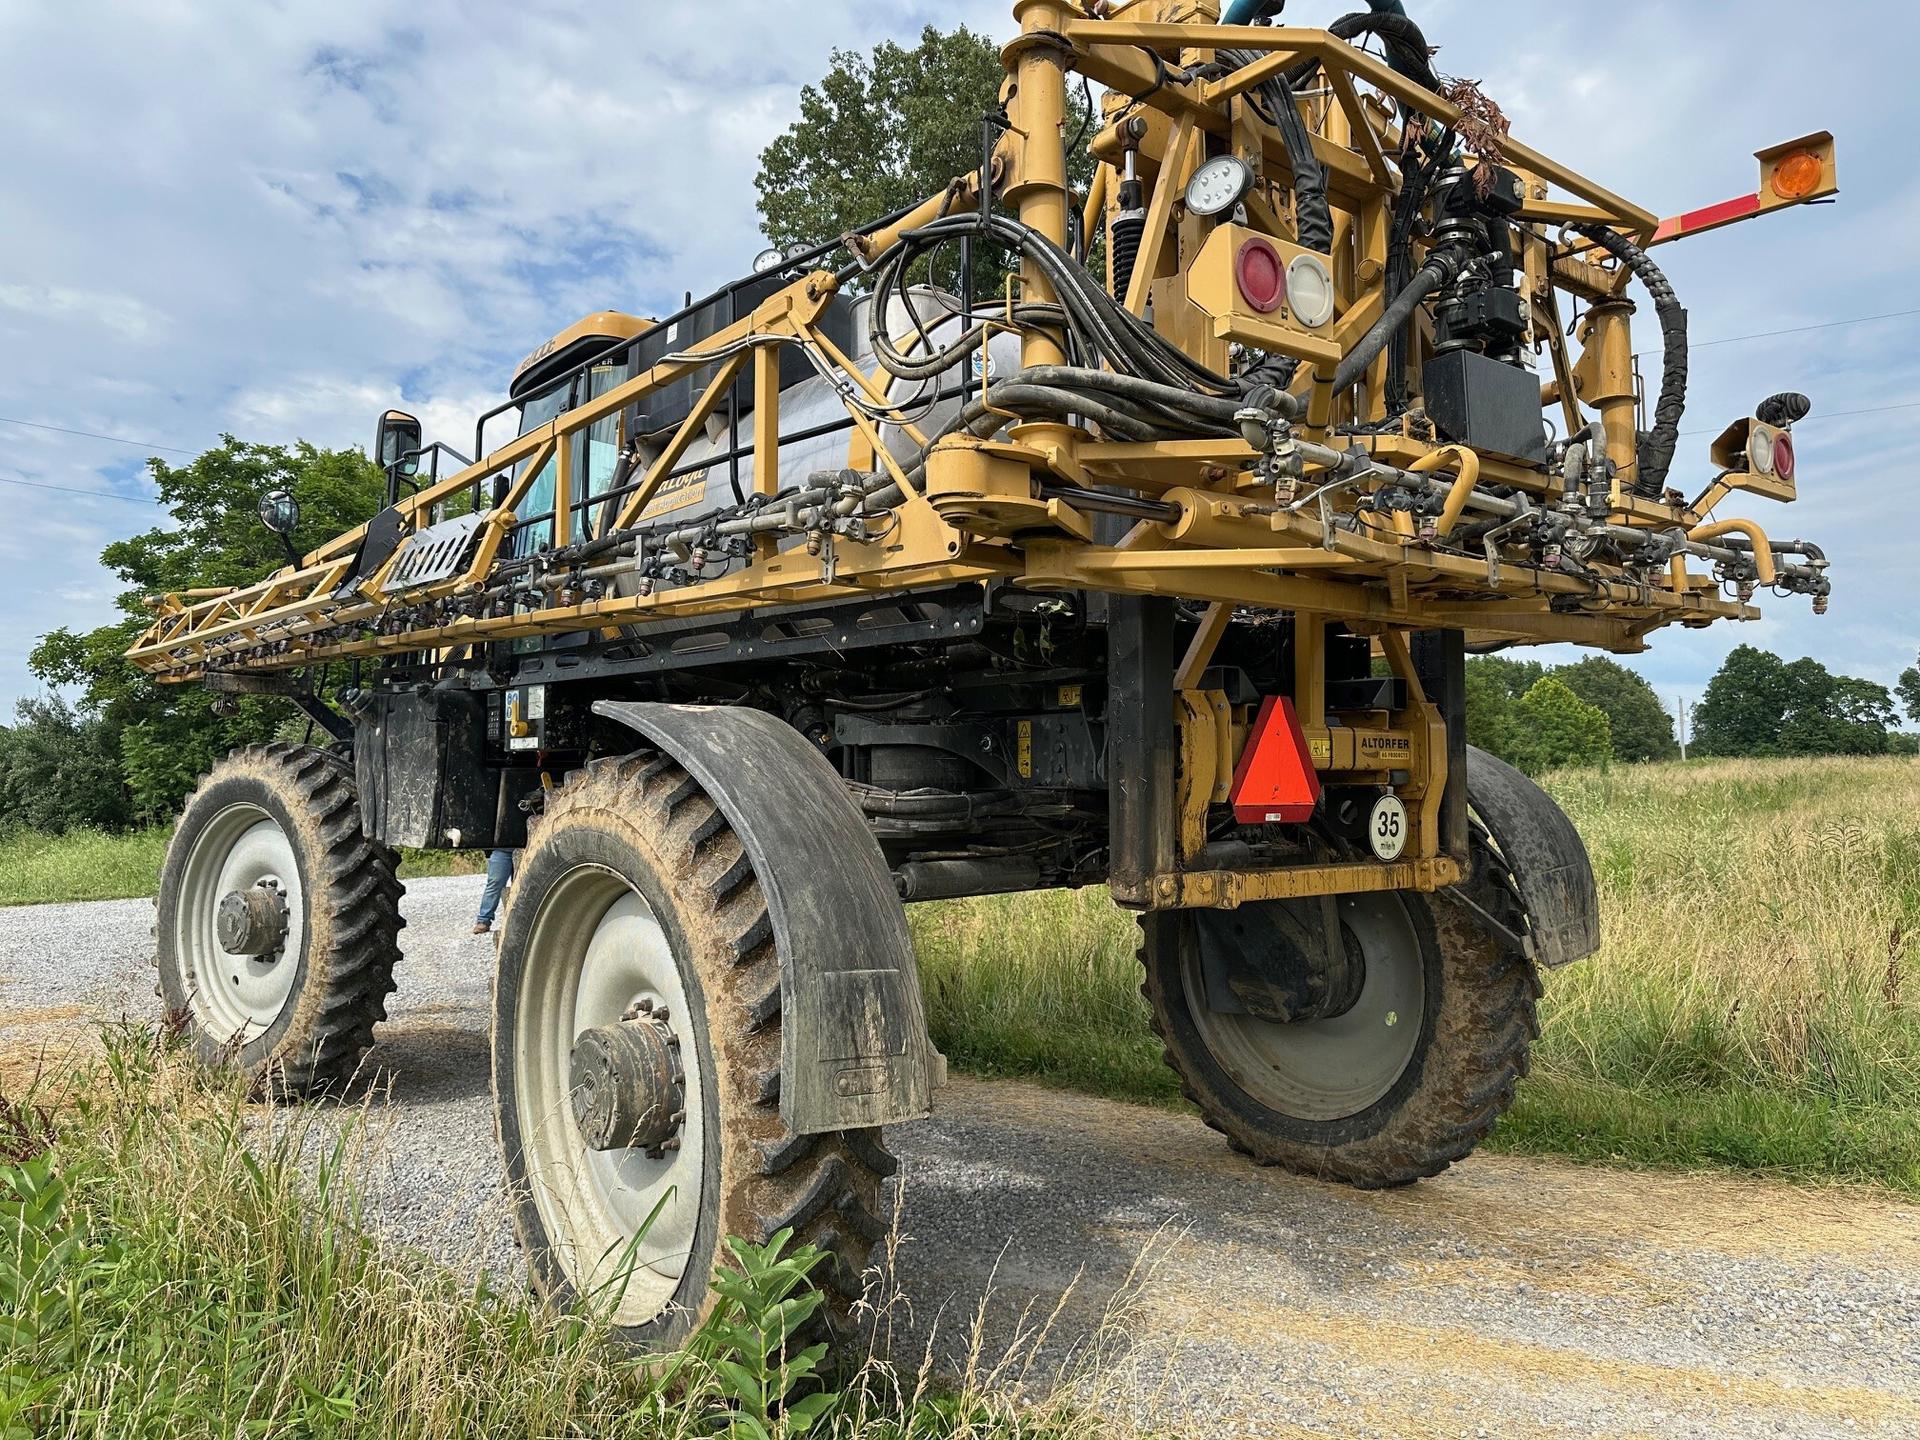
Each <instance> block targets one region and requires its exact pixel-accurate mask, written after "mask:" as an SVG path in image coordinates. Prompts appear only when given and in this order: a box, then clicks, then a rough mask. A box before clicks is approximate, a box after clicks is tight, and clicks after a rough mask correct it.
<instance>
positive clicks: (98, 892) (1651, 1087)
mask: <svg viewBox="0 0 1920 1440" xmlns="http://www.w3.org/2000/svg"><path fill="white" fill-rule="evenodd" d="M1549 784H1550V788H1551V789H1552V790H1553V792H1554V794H1555V795H1556V797H1557V798H1558V799H1559V800H1560V802H1561V803H1562V804H1563V805H1564V806H1565V807H1566V808H1567V810H1568V813H1569V814H1571V815H1572V816H1573V818H1574V820H1575V822H1576V823H1577V824H1578V825H1579V827H1580V829H1581V832H1582V833H1583V834H1584V835H1585V836H1586V838H1587V842H1588V845H1589V847H1590V848H1591V850H1592V853H1593V859H1594V866H1595V870H1596V872H1597V874H1598V876H1599V881H1600V891H1601V903H1602V908H1603V912H1604V915H1605V923H1606V945H1605V948H1604V950H1603V951H1602V952H1601V954H1599V955H1598V956H1596V957H1594V958H1593V959H1591V960H1587V961H1583V962H1582V963H1580V964H1579V965H1576V966H1574V967H1572V968H1571V969H1569V970H1566V971H1563V972H1560V973H1558V974H1555V975H1552V976H1549V977H1548V981H1547V998H1546V1001H1545V1003H1544V1005H1543V1008H1542V1012H1541V1013H1542V1021H1543V1034H1542V1036H1541V1041H1540V1044H1539V1046H1538V1047H1537V1049H1536V1051H1535V1070H1534V1074H1533V1077H1532V1078H1531V1079H1530V1080H1529V1081H1528V1082H1527V1084H1526V1085H1524V1086H1523V1087H1522V1090H1521V1095H1520V1101H1519V1104H1518V1105H1517V1106H1516V1108H1515V1110H1514V1112H1513V1114H1512V1115H1511V1116H1510V1117H1509V1118H1508V1119H1507V1121H1506V1122H1505V1123H1504V1124H1503V1125H1502V1127H1501V1129H1500V1130H1499V1132H1498V1133H1497V1135H1496V1137H1495V1143H1496V1144H1497V1145H1500V1146H1503V1147H1505V1148H1508V1149H1513V1150H1530V1151H1539V1152H1552V1153H1559V1154H1566V1155H1573V1156H1577V1157H1581V1158H1586V1159H1603V1160H1617V1161H1624V1162H1628V1163H1641V1164H1674V1165H1698V1164H1708V1165H1723V1166H1727V1167H1730V1168H1736V1169H1743V1170H1751V1171H1757V1172H1763V1173H1772V1174H1777V1175H1780V1176H1782V1177H1785V1178H1790V1179H1795V1180H1825V1179H1855V1180H1875V1181H1880V1182H1883V1183H1885V1184H1888V1185H1892V1186H1895V1187H1898V1188H1901V1189H1905V1190H1909V1191H1916V1192H1920V970H1917V969H1916V960H1915V958H1914V955H1915V943H1916V942H1915V937H1916V936H1917V935H1920V764H1916V763H1915V762H1913V761H1909V760H1824V761H1821V760H1808V761H1765V762H1762V761H1740V762H1717V763H1705V764H1694V765H1688V766H1679V765H1669V766H1647V767H1630V768H1616V769H1614V770H1612V771H1610V772H1607V773H1591V772H1579V773H1568V774H1562V775H1558V776H1555V777H1553V778H1552V780H1551V781H1550V782H1549ZM164 842H165V836H164V833H163V832H159V831H151V832H142V833H139V834H134V835H128V836H118V837H107V836H98V835H75V836H68V837H65V838H63V839H60V840H57V841H50V840H47V839H45V838H43V837H34V836H16V837H14V838H13V839H11V840H8V841H5V842H3V843H0V903H6V904H31V903H35V902H39V901H50V900H89V899H107V898H114V897H120V896H133V895H145V894H149V893H151V890H152V885H153V876H154V874H155V872H156V871H157V869H158V866H159V862H160V856H161V853H162V850H163V848H164ZM471 864H472V861H471V860H470V859H469V858H468V857H445V856H410V857H408V864H407V867H406V871H405V873H407V874H410V875H421V874H429V873H446V871H447V870H448V869H453V868H466V867H468V866H470V865H471ZM911 918H912V925H913V932H914V936H915V939H916V942H917V944H918V946H919V950H920V955H921V962H922V968H923V977H924V979H925V982H926V986H927V992H928V1000H929V1009H930V1012H931V1016H932V1021H933V1026H934V1031H935V1039H936V1041H937V1042H938V1043H939V1045H940V1046H941V1048H942V1049H943V1050H945V1051H946V1052H947V1054H948V1056H949V1057H950V1058H951V1059H952V1060H953V1062H954V1063H955V1064H956V1065H958V1066H959V1067H961V1068H963V1069H966V1070H970V1071H973V1072H975V1073H978V1074H985V1075H1014V1076H1024V1077H1029V1078H1033V1079H1037V1080H1041V1081H1043V1082H1045V1083H1048V1084H1054V1085H1060V1086H1066V1087H1071V1088H1074V1089H1080V1090H1085V1091H1089V1092H1092V1093H1095V1094H1101V1095H1109V1096H1113V1097H1116V1098H1119V1099H1125V1100H1135V1101H1142V1102H1146V1103H1150V1104H1176V1103H1179V1102H1178V1092H1177V1087H1176V1086H1175V1083H1174V1079H1173V1076H1172V1074H1171V1073H1170V1072H1169V1071H1167V1070H1166V1068H1165V1067H1164V1066H1163V1065H1162V1063H1161V1060H1160V1051H1159V1046H1158V1045H1157V1043H1156V1042H1155V1041H1154V1040H1153V1038H1152V1036H1151V1035H1150V1033H1149V1031H1148V1028H1147V1023H1146V1015H1145V1010H1144V1006H1143V1004H1142V1002H1141V1000H1140V998H1139V994H1138V986H1139V976H1138V967H1137V963H1136V961H1135V959H1134V956H1133V922H1132V920H1131V918H1130V917H1128V916H1126V915H1124V914H1123V913H1121V912H1120V911H1118V910H1116V909H1115V908H1114V906H1113V905H1112V904H1111V903H1110V902H1109V901H1108V900H1107V899H1106V896H1105V894H1104V892H1101V891H1089V892H1085V893H1081V894H1047V895H1034V896H1022V897H1015V898H1009V899H998V900H977V901H962V902H955V903H951V904H946V905H933V906H923V907H919V908H917V909H916V910H915V911H914V912H913V914H912V917H911Z"/></svg>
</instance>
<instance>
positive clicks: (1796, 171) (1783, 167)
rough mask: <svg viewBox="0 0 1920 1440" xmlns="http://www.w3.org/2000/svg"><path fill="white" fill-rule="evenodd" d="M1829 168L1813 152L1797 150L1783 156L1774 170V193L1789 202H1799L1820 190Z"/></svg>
mask: <svg viewBox="0 0 1920 1440" xmlns="http://www.w3.org/2000/svg"><path fill="white" fill-rule="evenodd" d="M1826 173H1827V167H1826V166H1825V165H1823V164H1821V163H1820V157H1819V156H1818V155H1816V154H1814V153H1813V152H1812V151H1811V150H1796V151H1794V152H1793V153H1792V154H1791V155H1785V156H1782V157H1781V159H1780V163H1779V164H1778V165H1776V166H1775V167H1774V170H1773V193H1774V194H1776V195H1779V196H1781V197H1782V198H1784V199H1787V200H1798V199H1801V198H1802V197H1803V196H1807V195H1811V194H1813V192H1814V191H1816V190H1818V189H1819V188H1820V182H1821V181H1822V180H1823V179H1825V178H1826Z"/></svg>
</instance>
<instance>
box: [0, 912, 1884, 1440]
mask: <svg viewBox="0 0 1920 1440" xmlns="http://www.w3.org/2000/svg"><path fill="white" fill-rule="evenodd" d="M478 887H479V882H478V880H476V879H455V880H428V881H418V882H415V883H414V884H413V885H412V886H410V887H409V893H408V896H407V901H406V914H407V917H408V921H409V929H408V930H407V931H406V933H405V934H404V935H403V937H402V938H403V940H404V941H405V942H406V948H407V959H406V964H405V967H404V969H403V971H402V974H401V991H400V994H399V996H398V997H396V1000H395V1003H394V1005H393V1016H394V1019H393V1022H392V1023H391V1024H389V1025H388V1026H386V1027H384V1030H383V1034H382V1038H381V1041H380V1044H379V1046H378V1047H377V1049H376V1051H375V1053H374V1057H373V1058H374V1063H375V1064H377V1065H378V1067H379V1068H380V1072H381V1076H382V1082H383V1086H384V1091H383V1096H382V1097H376V1098H373V1099H370V1100H369V1101H368V1109H369V1112H370V1114H371V1117H372V1124H371V1127H370V1138H369V1144H368V1147H367V1151H366V1154H365V1157H364V1159H363V1162H362V1163H363V1167H364V1176H365V1181H366V1185H367V1188H368V1191H369V1194H370V1196H371V1198H372V1202H373V1205H372V1208H373V1210H374V1212H375V1213H376V1214H377V1215H378V1216H379V1218H380V1223H381V1224H382V1225H383V1226H384V1227H386V1228H388V1229H389V1230H390V1231H391V1233H392V1234H393V1235H395V1236H396V1237H398V1238H403V1239H405V1240H407V1241H408V1242H410V1243H416V1244H419V1245H421V1246H424V1247H425V1248H427V1249H428V1250H430V1251H432V1252H433V1253H435V1254H437V1255H439V1256H440V1257H442V1258H444V1259H445V1260H447V1261H448V1262H449V1263H451V1264H454V1265H458V1266H462V1267H475V1266H482V1265H485V1266H491V1267H496V1268H500V1269H508V1268H512V1267H515V1266H517V1264H518V1260H517V1255H516V1252H515V1249H514V1244H513V1240H512V1237H511V1234H510V1233H509V1231H508V1229H507V1227H506V1224H505V1222H504V1220H503V1219H502V1217H501V1214H500V1211H499V1209H498V1207H497V1203H496V1199H495V1197H496V1192H497V1186H498V1178H497V1172H496V1168H495V1161H494V1157H493V1153H492V1120H491V1114H490V1101H489V1099H488V1095H487V1067H486V1043H485V1034H486V1023H487V1016H486V1009H487V984H488V967H489V964H490V962H491V958H492V950H491V947H490V944H489V942H487V941H485V940H481V939H474V938H471V937H469V936H468V935H467V934H466V929H467V923H466V922H467V918H468V916H469V915H470V914H471V910H472V905H473V901H474V898H475V895H476V894H477V891H478ZM149 916H150V907H149V906H148V904H147V903H146V902H144V901H127V902H116V903H109V904H97V905H60V906H39V907H34V908H31V909H16V910H4V911H0V1067H4V1068H8V1069H17V1068H18V1067H20V1066H21V1065H23V1064H26V1063H30V1057H31V1055H32V1053H33V1052H34V1051H35V1050H37V1049H43V1048H47V1047H52V1048H54V1049H59V1048H63V1047H68V1046H76V1045H84V1044H85V1043H87V1040H86V1037H87V1035H88V1033H89V1030H90V1024H89V1022H90V1021H93V1020H95V1019H100V1018H108V1019H111V1018H114V1017H117V1016H119V1015H122V1014H126V1015H130V1016H134V1017H137V1018H147V1017H149V1016H150V1015H151V1014H152V1010H153V1006H154V1004H155V1002H154V1001H153V999H152V997H151V993H150V992H151V985H152V981H151V978H150V975H151V972H150V971H149V970H148V969H147V968H146V957H147V927H148V921H149ZM940 1109H941V1113H940V1114H939V1115H938V1117H937V1118H936V1119H934V1120H933V1121H931V1122H929V1123H927V1124H925V1125H921V1126H915V1127H908V1128H904V1129H901V1130H898V1131H894V1132H890V1133H889V1142H890V1143H891V1144H892V1145H893V1148H894V1149H895V1150H896V1151H897V1152H898V1153H899V1154H900V1156H901V1159H902V1162H903V1175H904V1180H905V1188H904V1199H903V1201H902V1207H903V1208H902V1213H901V1216H900V1223H899V1230H900V1232H901V1235H902V1237H903V1238H902V1240H901V1243H900V1244H899V1246H898V1249H897V1258H896V1264H895V1276H894V1283H895V1284H896V1285H897V1288H898V1291H899V1293H900V1295H901V1296H903V1297H904V1302H905V1303H904V1304H903V1305H902V1306H901V1307H900V1309H899V1311H898V1313H899V1314H900V1316H901V1317H902V1338H901V1339H900V1341H899V1351H900V1353H901V1354H902V1356H903V1359H906V1360H907V1361H909V1363H910V1362H911V1360H912V1359H913V1357H915V1356H917V1355H918V1353H919V1349H920V1347H921V1345H922V1342H923V1340H924V1338H925V1335H926V1333H927V1332H928V1331H929V1330H934V1331H936V1332H937V1335H938V1338H937V1340H936V1343H937V1344H938V1345H940V1346H941V1347H942V1348H943V1350H945V1351H947V1353H952V1348H953V1347H956V1346H964V1344H965V1341H966V1333H967V1330H968V1328H969V1326H970V1325H971V1323H972V1320H973V1317H974V1315H975V1314H976V1312H979V1311H981V1310H982V1308H983V1306H984V1313H985V1314H986V1315H987V1317H988V1318H987V1332H986V1333H987V1335H988V1339H987V1342H986V1349H987V1351H988V1352H989V1354H997V1353H999V1352H1000V1351H1001V1350H1003V1349H1004V1348H1005V1346H1006V1345H1007V1343H1008V1337H1010V1336H1012V1335H1014V1334H1015V1333H1016V1331H1017V1330H1018V1329H1019V1327H1020V1326H1021V1324H1022V1317H1023V1316H1024V1317H1026V1318H1025V1322H1024V1323H1025V1325H1026V1326H1027V1327H1028V1328H1029V1329H1030V1328H1032V1327H1033V1326H1034V1325H1036V1324H1039V1323H1040V1322H1041V1321H1043V1320H1044V1318H1045V1317H1046V1316H1047V1315H1048V1314H1049V1313H1050V1312H1052V1311H1054V1310H1055V1309H1056V1307H1057V1308H1058V1312H1059V1313H1058V1315H1057V1318H1055V1320H1054V1321H1053V1323H1052V1327H1051V1330H1050V1332H1049V1333H1050V1336H1051V1339H1050V1341H1049V1343H1048V1344H1046V1345H1045V1346H1043V1347H1042V1348H1041V1351H1040V1360H1039V1366H1040V1369H1039V1371H1038V1372H1037V1373H1039V1374H1041V1375H1043V1376H1044V1375H1045V1374H1047V1373H1050V1371H1051V1367H1053V1366H1055V1365H1057V1364H1060V1363H1069V1357H1073V1358H1072V1360H1071V1362H1070V1363H1073V1364H1076V1365H1078V1364H1082V1363H1084V1362H1085V1361H1086V1360H1087V1358H1088V1357H1089V1356H1090V1355H1097V1357H1098V1359H1099V1361H1100V1366H1099V1374H1098V1376H1097V1377H1096V1378H1095V1379H1093V1380H1091V1381H1087V1382H1085V1383H1087V1384H1088V1385H1089V1386H1090V1387H1091V1388H1090V1390H1089V1392H1088V1393H1089V1394H1092V1395H1093V1396H1094V1397H1095V1399H1096V1403H1099V1404H1102V1405H1107V1406H1111V1407H1113V1410H1114V1412H1115V1413H1116V1414H1117V1415H1118V1414H1124V1415H1125V1416H1126V1417H1127V1418H1129V1419H1131V1420H1134V1421H1137V1422H1141V1423H1144V1424H1147V1425H1151V1426H1154V1427H1157V1428H1161V1429H1165V1430H1172V1431H1175V1432H1177V1433H1179V1434H1183V1435H1194V1436H1307V1435H1315V1436H1365V1437H1376V1436H1377V1437H1383V1440H1385V1437H1392V1440H1401V1437H1424V1436H1435V1437H1440V1436H1445V1437H1455V1436H1463V1435H1464V1436H1477V1435H1485V1436H1498V1437H1519V1436H1593V1435H1609V1436H1684V1437H1701V1440H1709V1437H1711V1440H1725V1437H1731V1436H1743V1437H1744V1436H1790V1437H1815V1436H1822V1437H1824V1436H1846V1437H1856V1436H1875V1437H1888V1440H1893V1437H1903V1440H1904V1437H1913V1436H1916V1435H1920V1203H1916V1202H1910V1201H1904V1200H1901V1199H1899V1198H1897V1197H1886V1196H1881V1195H1878V1194H1874V1193H1867V1192H1862V1191H1851V1190H1830V1191H1803V1190H1797V1189H1791V1188H1787V1187H1781V1186H1769V1185H1760V1184H1753V1183H1748V1182H1744V1181H1737V1180H1730V1179H1722V1178H1716V1177H1690V1178H1676V1177H1668V1176H1644V1175H1635V1174H1628V1173H1623V1172H1617V1171H1608V1170H1600V1169H1592V1168H1585V1167H1579V1166H1573V1165H1568V1164H1562V1163H1557V1162H1550V1161H1539V1160H1522V1159H1513V1158H1506V1157H1498V1156H1487V1157H1481V1158H1477V1159H1475V1160H1473V1161H1472V1162H1470V1163H1469V1164H1467V1165H1465V1166H1462V1167H1459V1168H1457V1169H1456V1170H1455V1171H1453V1172H1452V1173H1451V1174H1449V1175H1447V1176H1445V1177H1443V1178H1441V1179H1440V1180H1437V1181H1432V1182H1429V1183H1427V1184H1425V1185H1421V1186H1419V1187H1416V1188H1415V1189H1413V1190H1410V1191H1402V1192H1396V1193H1394V1194H1389V1195H1359V1194H1354V1193H1351V1192H1347V1191H1342V1190H1337V1189H1331V1188H1326V1187H1322V1186H1319V1185H1315V1184H1311V1183H1308V1182H1306V1181H1302V1180H1297V1179H1293V1178H1291V1177H1288V1176H1284V1175H1279V1174H1275V1173H1272V1172H1268V1171H1261V1170H1257V1169H1254V1168H1252V1167H1250V1166H1247V1165H1245V1164H1244V1163H1242V1162H1241V1161H1240V1160H1239V1159H1238V1158H1237V1157H1235V1156H1233V1155H1232V1154H1230V1153H1229V1152H1228V1151H1227V1150H1226V1148H1225V1147H1224V1145H1222V1144H1221V1143H1220V1142H1219V1140H1218V1138H1217V1137H1216V1136H1214V1135H1213V1134H1211V1132H1209V1131H1207V1130H1206V1129H1204V1128H1203V1127H1202V1126H1201V1125H1200V1124H1199V1122H1198V1121H1196V1120H1194V1119H1192V1118H1191V1117H1189V1116H1186V1115H1175V1114H1168V1113H1163V1112H1158V1111H1151V1110H1141V1109H1136V1108H1133V1107H1129V1106H1124V1105H1116V1104H1110V1103H1107V1102H1103V1101H1096V1100H1088V1099H1083V1098H1079V1097H1073V1096H1064V1095H1059V1094H1055V1093H1052V1092H1049V1091H1044V1090H1040V1089H1036V1088H1033V1087H1031V1086H1025V1085H1012V1084H999V1083H995V1084H987V1083H982V1082H978V1081H956V1083H955V1084H953V1085H952V1086H951V1087H950V1088H949V1089H948V1090H946V1091H945V1092H943V1094H942V1096H941V1102H940ZM1063 1295H1065V1297H1066V1298H1065V1301H1064V1303H1062V1296H1063Z"/></svg>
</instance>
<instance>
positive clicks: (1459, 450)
mask: <svg viewBox="0 0 1920 1440" xmlns="http://www.w3.org/2000/svg"><path fill="white" fill-rule="evenodd" d="M1450 461H1451V462H1453V463H1455V464H1457V465H1459V467H1460V474H1459V476H1458V477H1457V478H1456V479H1455V480H1454V482H1453V488H1452V489H1450V490H1449V491H1447V504H1446V508H1445V509H1443V510H1442V511H1441V512H1440V525H1439V529H1438V530H1437V531H1436V532H1435V534H1436V535H1437V536H1438V537H1439V538H1440V539H1442V540H1444V539H1446V537H1447V536H1449V535H1451V534H1452V533H1453V527H1454V526H1456V525H1458V524H1459V523H1460V516H1461V515H1462V514H1463V513H1464V512H1465V511H1466V508H1467V501H1468V499H1469V498H1470V497H1471V496H1472V495H1473V487H1474V486H1475V485H1477V484H1479V483H1480V457H1479V456H1478V455H1476V454H1475V453H1474V452H1473V451H1471V450H1469V449H1468V448H1467V447H1466V446H1464V445H1443V446H1442V447H1441V448H1440V449H1438V450H1435V451H1432V452H1430V453H1429V454H1426V455H1422V456H1421V457H1420V458H1419V459H1418V460H1416V461H1414V462H1413V464H1411V465H1409V466H1408V467H1407V469H1408V471H1409V472H1410V473H1411V474H1414V475H1426V474H1429V473H1430V472H1432V471H1435V470H1438V469H1440V468H1441V467H1442V466H1444V465H1446V464H1447V463H1449V462H1450Z"/></svg>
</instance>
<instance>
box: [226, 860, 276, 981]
mask: <svg viewBox="0 0 1920 1440" xmlns="http://www.w3.org/2000/svg"><path fill="white" fill-rule="evenodd" d="M213 923H214V935H215V938H217V939H218V940H219V942H220V948H221V949H222V950H225V951H226V952H227V953H228V954H229V955H251V956H253V957H254V958H256V959H260V960H265V961H268V962H269V963H271V962H272V961H275V960H278V959H279V958H280V954H281V951H282V949H283V947H284V946H285V945H286V943H287V897H286V894H285V892H284V891H282V890H281V888H280V886H279V884H278V883H277V882H276V881H273V880H262V881H260V882H258V883H257V884H254V885H250V886H248V887H247V888H246V889H245V890H229V891H228V892H227V893H226V894H225V895H222V896H221V897H220V904H219V906H218V908H217V909H216V910H215V912H214V922H213Z"/></svg>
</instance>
